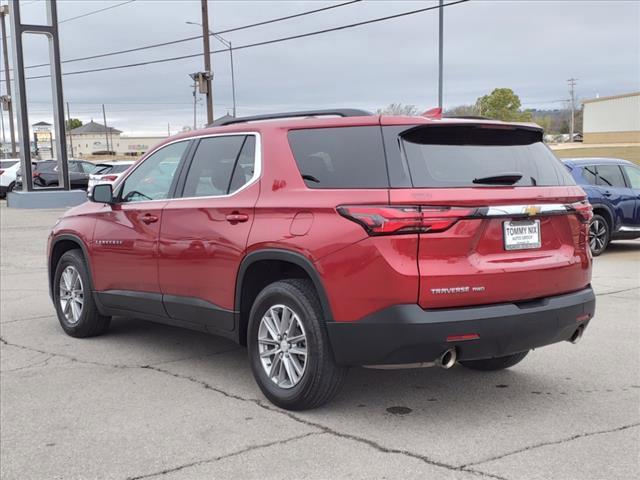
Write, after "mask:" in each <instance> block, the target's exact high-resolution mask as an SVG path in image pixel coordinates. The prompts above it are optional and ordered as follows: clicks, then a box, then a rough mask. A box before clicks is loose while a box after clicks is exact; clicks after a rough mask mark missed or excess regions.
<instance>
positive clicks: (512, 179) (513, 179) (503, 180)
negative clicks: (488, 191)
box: [473, 172, 522, 185]
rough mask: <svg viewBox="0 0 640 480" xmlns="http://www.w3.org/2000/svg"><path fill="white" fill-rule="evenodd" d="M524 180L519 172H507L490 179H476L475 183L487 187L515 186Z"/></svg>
mask: <svg viewBox="0 0 640 480" xmlns="http://www.w3.org/2000/svg"><path fill="white" fill-rule="evenodd" d="M521 178H522V174H521V173H518V172H505V173H499V174H496V175H490V176H488V177H480V178H474V179H473V183H481V184H486V185H513V184H514V183H518V181H520V179H521Z"/></svg>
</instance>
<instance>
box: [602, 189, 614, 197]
mask: <svg viewBox="0 0 640 480" xmlns="http://www.w3.org/2000/svg"><path fill="white" fill-rule="evenodd" d="M602 195H604V196H605V197H610V196H611V195H613V194H612V193H611V192H610V191H609V190H605V192H604V193H603V194H602Z"/></svg>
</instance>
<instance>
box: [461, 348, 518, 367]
mask: <svg viewBox="0 0 640 480" xmlns="http://www.w3.org/2000/svg"><path fill="white" fill-rule="evenodd" d="M527 353H529V351H526V352H520V353H514V354H513V355H507V356H505V357H496V358H486V359H483V360H461V361H460V364H461V365H462V366H463V367H467V368H470V369H471V370H482V371H484V372H491V371H494V370H504V369H505V368H509V367H513V366H514V365H516V364H517V363H520V362H521V361H522V360H523V359H524V357H526V356H527Z"/></svg>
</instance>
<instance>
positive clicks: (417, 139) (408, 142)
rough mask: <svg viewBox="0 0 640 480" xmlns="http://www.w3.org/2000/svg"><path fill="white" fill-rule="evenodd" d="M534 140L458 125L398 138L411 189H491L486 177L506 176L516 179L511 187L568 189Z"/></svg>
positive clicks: (519, 133) (525, 134)
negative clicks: (483, 187) (564, 186)
mask: <svg viewBox="0 0 640 480" xmlns="http://www.w3.org/2000/svg"><path fill="white" fill-rule="evenodd" d="M540 137H541V136H540V133H539V132H538V131H530V130H526V129H508V130H507V129H497V128H485V127H477V126H458V127H423V128H419V127H417V128H413V129H410V130H408V131H405V132H404V133H401V134H400V137H399V138H400V139H401V141H400V143H401V147H402V149H403V150H404V155H405V157H406V161H407V164H408V166H409V175H410V181H411V183H412V185H413V186H414V187H479V186H492V185H495V183H493V184H492V183H491V181H487V180H486V179H487V178H488V177H500V176H504V175H507V174H512V175H513V174H518V175H522V178H520V180H518V181H517V182H516V183H513V185H516V186H534V185H546V186H553V185H573V184H574V181H573V179H572V178H571V176H570V175H569V173H568V172H567V170H566V169H565V168H564V167H563V165H562V163H561V162H560V161H559V160H558V159H557V158H556V157H555V155H553V153H552V152H551V151H550V150H549V148H548V147H547V146H546V145H545V144H543V143H542V139H541V138H540ZM483 179H485V180H483ZM474 180H475V182H474Z"/></svg>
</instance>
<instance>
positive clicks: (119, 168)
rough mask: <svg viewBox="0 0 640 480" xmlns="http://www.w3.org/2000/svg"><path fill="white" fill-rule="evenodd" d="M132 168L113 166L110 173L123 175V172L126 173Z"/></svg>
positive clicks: (126, 165)
mask: <svg viewBox="0 0 640 480" xmlns="http://www.w3.org/2000/svg"><path fill="white" fill-rule="evenodd" d="M130 166H131V165H130V164H124V165H120V164H119V165H113V166H112V167H111V169H110V170H109V173H122V172H124V171H126V170H127V169H128V168H129V167H130Z"/></svg>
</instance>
